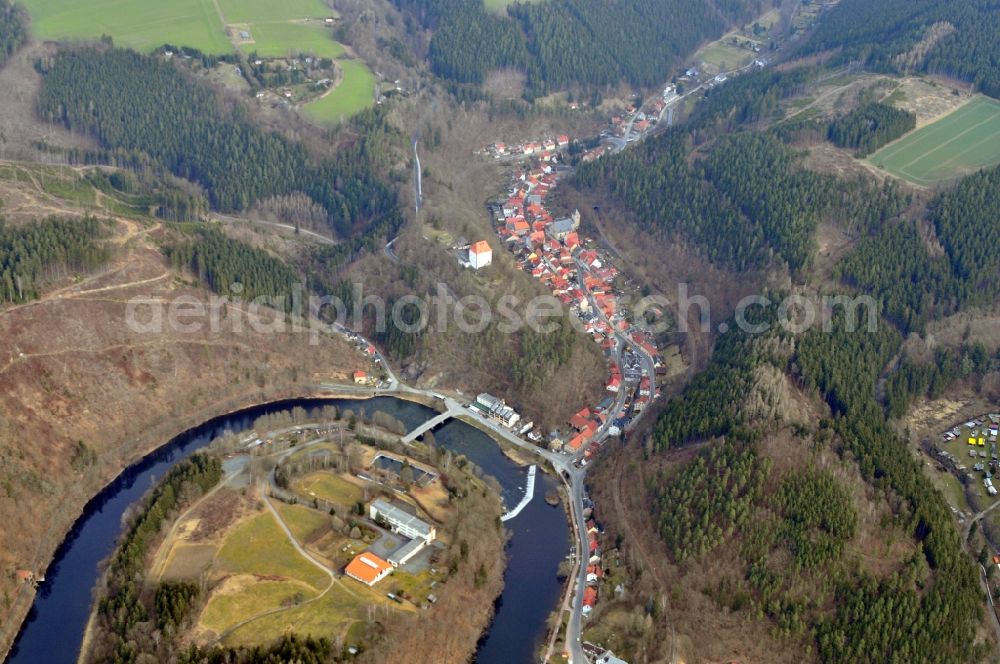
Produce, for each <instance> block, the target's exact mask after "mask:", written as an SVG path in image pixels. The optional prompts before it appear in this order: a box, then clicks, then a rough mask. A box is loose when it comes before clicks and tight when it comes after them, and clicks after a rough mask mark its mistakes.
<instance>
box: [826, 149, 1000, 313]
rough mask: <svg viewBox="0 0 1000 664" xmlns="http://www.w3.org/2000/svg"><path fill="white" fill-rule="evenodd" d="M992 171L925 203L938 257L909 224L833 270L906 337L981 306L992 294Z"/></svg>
mask: <svg viewBox="0 0 1000 664" xmlns="http://www.w3.org/2000/svg"><path fill="white" fill-rule="evenodd" d="M998 217H1000V169H998V168H994V169H992V170H989V171H984V172H980V173H976V174H974V175H970V176H968V177H966V178H964V179H962V180H961V181H959V183H958V185H957V186H956V187H955V188H954V189H953V190H951V191H946V192H943V193H941V194H939V195H938V196H937V197H936V198H935V199H934V200H933V201H932V203H931V208H930V221H931V223H932V224H933V226H934V230H935V233H936V237H937V240H938V241H939V242H940V243H941V245H942V246H943V247H944V254H943V255H935V254H932V252H931V250H930V248H929V247H928V244H927V242H926V241H925V240H924V239H922V238H921V237H919V236H918V234H917V231H916V229H915V228H914V227H913V226H911V225H893V226H888V227H886V228H884V229H882V230H881V231H879V232H878V233H876V234H874V235H872V236H870V237H866V238H865V239H864V240H862V242H861V243H860V244H859V246H858V248H857V250H856V251H855V252H854V253H853V254H852V255H850V256H848V257H847V258H846V259H845V260H844V261H843V263H842V265H841V266H840V274H841V276H842V277H843V279H844V280H845V281H846V282H847V283H848V284H850V285H852V286H855V287H857V288H858V289H859V290H861V291H863V292H866V293H870V294H872V295H874V296H876V297H877V298H878V299H879V300H880V302H881V303H882V306H883V307H884V310H885V312H886V314H887V315H888V316H889V317H890V318H891V319H892V320H893V321H894V322H895V323H896V324H898V325H900V327H901V328H902V329H903V330H904V331H906V332H909V331H912V330H916V331H920V330H922V329H923V326H924V324H925V323H926V322H927V321H928V320H930V319H932V318H938V317H940V316H944V315H948V314H952V313H955V312H956V311H957V310H959V309H960V308H962V307H963V306H967V305H983V304H989V303H992V302H994V301H995V300H996V298H997V297H998V296H1000V228H998V227H997V224H996V219H997V218H998Z"/></svg>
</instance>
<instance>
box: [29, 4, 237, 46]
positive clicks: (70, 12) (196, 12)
mask: <svg viewBox="0 0 1000 664" xmlns="http://www.w3.org/2000/svg"><path fill="white" fill-rule="evenodd" d="M21 4H22V5H24V7H25V9H27V10H28V13H29V14H30V15H31V31H32V33H33V34H34V35H35V36H36V37H38V38H40V39H51V40H56V39H98V38H100V37H101V35H105V34H107V35H111V36H112V37H113V38H114V40H115V43H116V44H119V45H122V46H130V47H132V48H134V49H136V50H138V51H151V50H153V49H155V48H158V47H160V46H162V45H163V44H167V43H170V44H176V45H179V46H181V45H183V46H193V47H194V48H197V49H199V50H201V51H202V52H204V53H231V52H232V51H233V45H232V44H231V43H230V42H229V39H228V38H227V37H226V32H225V30H224V29H223V27H222V20H221V19H220V18H219V14H218V12H216V10H215V5H214V4H213V3H212V0H165V1H157V0H91V1H90V2H70V1H69V0H21Z"/></svg>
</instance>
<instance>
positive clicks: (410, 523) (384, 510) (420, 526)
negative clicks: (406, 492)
mask: <svg viewBox="0 0 1000 664" xmlns="http://www.w3.org/2000/svg"><path fill="white" fill-rule="evenodd" d="M371 506H372V509H374V510H375V511H376V512H377V513H378V514H381V515H383V516H385V518H386V519H389V520H390V521H395V522H396V523H398V524H399V525H400V526H405V527H407V528H410V529H412V530H413V531H415V532H417V533H419V534H420V535H421V536H422V537H424V538H426V537H429V536H430V534H431V530H432V527H431V526H430V525H428V524H427V522H426V521H424V520H423V519H420V518H418V517H416V516H414V515H413V514H410V513H409V512H406V511H405V510H402V509H400V508H398V507H396V506H395V505H393V504H392V503H388V502H386V501H384V500H382V499H381V498H379V499H377V500H375V501H374V502H373V503H372V505H371Z"/></svg>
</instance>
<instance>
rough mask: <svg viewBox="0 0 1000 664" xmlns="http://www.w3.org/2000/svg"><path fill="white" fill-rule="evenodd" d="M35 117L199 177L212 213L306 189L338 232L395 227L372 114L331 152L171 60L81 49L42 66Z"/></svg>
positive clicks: (380, 128)
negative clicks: (311, 150)
mask: <svg viewBox="0 0 1000 664" xmlns="http://www.w3.org/2000/svg"><path fill="white" fill-rule="evenodd" d="M42 66H43V69H44V72H45V76H44V85H43V87H42V91H41V93H40V96H39V102H38V108H39V113H40V114H41V116H42V117H43V118H44V119H46V120H49V121H51V122H57V123H60V124H62V125H64V126H65V127H67V128H69V129H72V130H74V131H86V132H89V133H92V134H94V135H95V136H96V137H97V138H98V139H100V141H101V143H102V144H103V145H104V146H105V147H107V148H114V149H121V150H125V151H132V152H141V153H146V154H148V155H149V156H150V157H152V158H153V159H154V160H156V161H158V162H160V163H161V164H163V165H164V166H165V167H166V168H168V169H169V170H170V172H172V173H174V174H175V175H178V176H180V177H183V178H187V179H190V180H193V181H194V182H197V183H199V184H201V185H202V186H204V187H205V189H206V190H207V194H208V198H209V201H210V202H211V204H212V206H213V207H214V208H215V209H218V210H245V209H246V208H248V207H250V206H251V205H252V204H254V203H255V202H258V201H261V200H264V199H267V198H269V197H272V196H281V195H286V194H291V193H295V192H303V193H305V194H306V195H308V196H309V197H310V198H311V199H312V200H313V201H315V202H316V203H318V204H320V205H321V206H323V208H325V209H326V212H327V215H328V222H329V225H330V228H331V230H332V231H333V232H334V233H335V234H336V235H338V236H340V237H342V238H352V237H355V236H356V235H358V234H361V233H363V232H365V231H368V232H374V233H379V234H383V235H384V234H389V233H392V232H394V231H395V229H397V228H398V227H399V226H400V224H401V221H402V220H401V217H400V213H399V210H398V205H397V201H396V196H395V194H394V193H393V191H392V190H391V189H390V188H389V187H388V186H387V185H386V184H385V183H383V182H382V181H381V180H380V179H379V177H377V175H376V172H377V170H378V168H379V166H380V165H382V164H384V161H385V160H386V159H387V157H388V154H389V150H390V149H391V147H392V145H393V142H394V141H395V140H396V138H397V136H396V134H395V132H394V130H392V129H390V128H389V127H388V125H387V124H386V123H385V122H384V120H383V118H382V117H381V116H380V115H379V113H378V112H377V111H372V112H369V113H366V114H363V115H362V117H361V118H359V119H358V120H357V124H356V125H355V129H356V130H357V133H358V134H359V136H360V138H359V139H358V140H357V141H356V142H355V144H354V145H353V146H352V147H350V148H345V149H343V150H342V151H341V152H340V153H339V154H338V155H337V158H336V159H326V160H321V161H320V160H314V159H312V158H311V157H310V156H309V155H308V154H307V152H306V150H305V148H304V147H303V146H302V145H301V144H299V143H296V142H292V141H290V140H288V139H286V138H284V137H282V136H279V135H277V134H274V133H269V132H266V131H263V130H261V129H259V128H257V127H256V126H254V125H253V124H251V123H250V122H249V121H247V120H246V119H244V113H245V110H244V109H243V108H242V107H240V106H232V105H229V104H226V103H225V102H224V101H223V100H222V99H220V98H219V97H218V96H217V95H216V94H215V93H214V92H212V91H211V90H210V89H208V88H207V87H204V86H202V85H200V84H198V83H194V82H192V81H190V80H188V78H187V76H185V75H184V74H183V73H182V72H181V71H179V70H178V69H177V68H175V67H174V66H173V65H171V64H170V63H169V62H164V61H161V60H159V59H157V58H153V57H149V56H144V55H140V54H138V53H135V52H133V51H128V50H123V49H98V48H81V49H75V50H68V51H63V52H61V53H60V54H59V55H58V56H57V57H56V58H55V60H54V62H51V63H44V64H43V65H42Z"/></svg>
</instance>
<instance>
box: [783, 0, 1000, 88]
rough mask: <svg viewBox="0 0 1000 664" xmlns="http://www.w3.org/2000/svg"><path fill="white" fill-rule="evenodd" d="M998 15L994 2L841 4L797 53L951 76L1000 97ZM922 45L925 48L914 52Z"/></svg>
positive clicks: (851, 0)
mask: <svg viewBox="0 0 1000 664" xmlns="http://www.w3.org/2000/svg"><path fill="white" fill-rule="evenodd" d="M997 34H1000V11H998V10H997V6H996V2H994V1H993V0H959V1H957V2H956V1H955V0H881V1H880V2H869V1H868V0H842V2H840V3H838V4H837V6H836V7H835V8H833V9H832V10H831V11H830V12H829V13H828V14H827V15H826V16H824V18H823V20H822V21H821V22H820V24H819V27H818V28H817V30H816V32H815V34H813V35H812V36H811V37H810V39H809V40H808V41H806V42H805V43H804V45H803V46H802V47H801V49H800V52H801V53H804V54H811V53H818V52H821V51H825V50H828V49H840V50H841V54H840V56H839V57H840V58H841V59H842V60H843V61H849V60H858V61H861V62H864V63H865V64H866V65H867V66H869V67H873V68H875V69H878V70H882V71H888V72H908V71H914V72H926V73H931V74H945V75H947V76H954V77H955V78H959V79H961V80H964V81H968V82H970V83H973V84H975V85H976V87H977V88H979V89H980V90H981V91H982V92H984V93H986V94H988V95H991V96H994V97H996V96H1000V68H998V67H997V62H998V61H1000V40H998V39H997ZM921 42H923V43H924V44H927V45H929V47H928V48H922V47H918V45H920V44H921Z"/></svg>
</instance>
